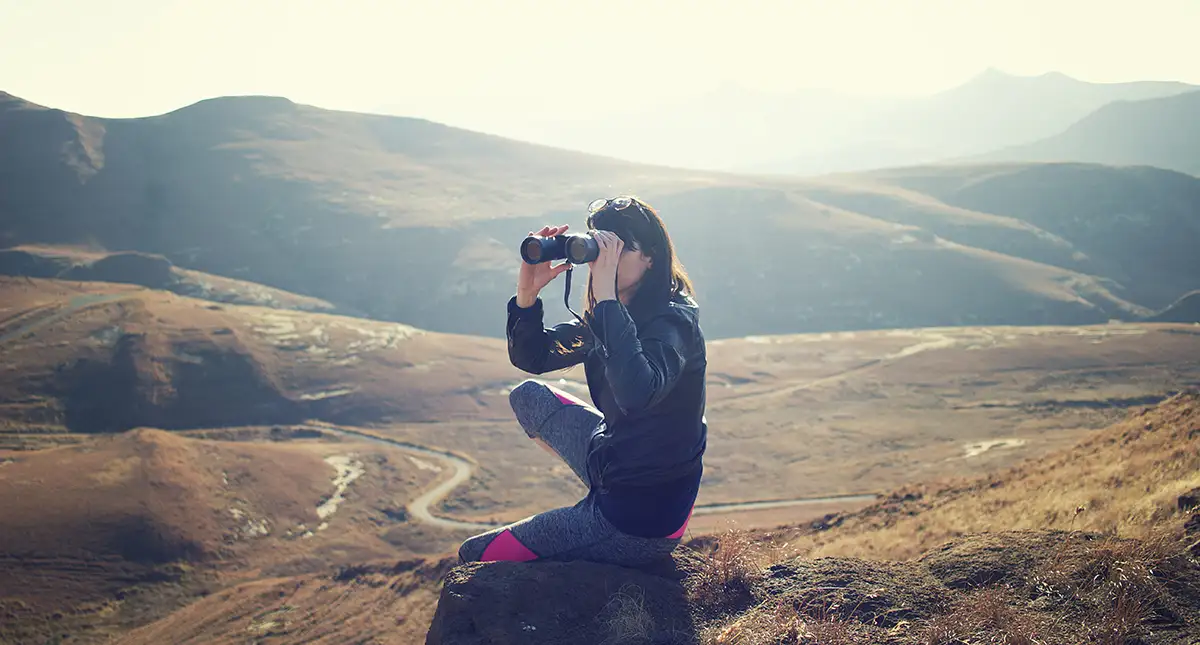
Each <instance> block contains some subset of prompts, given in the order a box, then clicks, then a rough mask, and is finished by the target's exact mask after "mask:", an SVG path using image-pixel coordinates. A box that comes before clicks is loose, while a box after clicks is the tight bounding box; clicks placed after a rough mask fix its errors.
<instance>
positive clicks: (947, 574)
mask: <svg viewBox="0 0 1200 645" xmlns="http://www.w3.org/2000/svg"><path fill="white" fill-rule="evenodd" d="M1068 535H1069V534H1067V533H1063V532H1057V531H1052V532H1045V531H1003V532H998V533H985V534H981V535H974V536H971V537H970V538H969V539H962V540H956V541H954V542H949V543H947V544H943V545H942V546H940V547H937V548H934V549H930V550H929V551H927V552H926V553H925V554H924V555H922V556H921V558H920V559H919V561H920V562H921V563H923V564H924V565H925V566H926V567H928V568H929V571H930V573H932V574H933V576H934V577H935V578H937V579H938V580H940V581H941V582H942V583H943V584H945V585H946V586H947V587H949V588H951V589H976V588H979V587H985V586H991V585H996V584H1001V583H1020V582H1023V581H1024V580H1025V579H1026V578H1027V577H1028V576H1029V574H1030V572H1031V571H1032V570H1033V569H1034V567H1036V566H1037V565H1038V564H1039V563H1040V562H1041V561H1043V560H1045V559H1046V558H1047V557H1048V554H1051V553H1053V552H1055V550H1056V549H1060V548H1061V545H1062V544H1063V540H1065V539H1067V538H1068Z"/></svg>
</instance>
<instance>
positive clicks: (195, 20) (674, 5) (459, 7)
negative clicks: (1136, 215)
mask: <svg viewBox="0 0 1200 645" xmlns="http://www.w3.org/2000/svg"><path fill="white" fill-rule="evenodd" d="M1098 4H1099V3H1095V2H1080V1H1076V0H1062V1H1058V2H1054V3H1052V4H1051V3H1050V2H1045V3H1042V2H1027V1H1017V0H1004V1H986V0H979V1H976V2H969V1H966V0H905V1H880V0H871V1H864V2H856V3H854V5H853V6H851V3H832V2H819V1H813V0H797V1H795V2H783V1H780V2H765V1H759V2H754V1H752V0H745V1H744V2H735V1H727V2H722V1H718V0H704V1H701V2H690V3H689V2H683V0H662V1H661V2H655V3H645V2H642V3H637V2H631V1H628V0H603V1H597V0H573V1H565V2H554V3H551V2H537V1H536V0H507V1H505V2H503V3H501V2H486V1H484V0H480V1H478V2H469V1H467V0H439V1H437V2H432V1H431V2H421V3H407V4H405V5H404V6H399V3H396V4H390V3H389V4H385V3H378V2H366V1H364V0H345V1H340V2H333V1H314V0H309V1H303V0H296V1H294V2H282V1H268V0H258V1H256V2H253V3H249V2H243V1H235V0H209V1H207V2H203V3H201V2H183V1H180V0H118V1H116V2H113V3H105V4H100V3H90V2H83V1H82V0H77V1H67V0H47V1H41V2H36V3H35V2H26V1H24V0H0V14H2V15H4V16H5V18H4V19H3V20H2V21H0V42H4V43H5V49H6V50H7V51H8V52H17V53H19V55H11V54H10V55H6V56H3V57H0V90H3V91H6V92H9V93H12V94H15V95H17V96H20V97H22V98H24V99H27V100H30V101H34V102H36V103H40V104H43V105H48V106H51V107H55V108H61V109H64V110H69V111H73V112H79V113H83V114H87V115H91V116H100V117H137V116H149V115H154V114H161V113H163V112H168V111H171V110H174V109H178V108H180V107H183V106H185V105H188V104H191V103H195V102H196V101H199V100H203V99H207V98H212V97H216V96H225V95H247V94H255V95H276V96H284V97H287V98H289V99H292V100H294V101H296V102H299V103H306V104H311V105H315V106H319V107H325V108H331V109H341V110H352V111H365V112H377V111H381V110H384V109H388V110H389V111H391V112H393V113H396V114H403V115H405V116H414V117H422V118H427V119H431V120H435V121H441V122H445V123H450V124H452V125H462V126H463V127H476V128H481V129H489V128H494V127H496V124H502V123H504V122H506V119H507V120H512V119H524V120H528V119H530V118H539V117H541V116H544V117H546V118H555V119H564V118H572V117H576V116H578V117H581V118H583V117H590V116H601V115H605V114H609V113H612V112H615V111H619V110H622V109H624V108H627V107H628V106H627V104H626V105H624V106H623V105H622V103H621V101H606V100H605V98H606V96H609V95H611V94H612V93H615V92H622V93H628V94H629V95H635V96H638V97H639V100H640V101H641V102H642V104H643V105H646V104H650V105H653V104H654V103H658V102H667V101H671V100H678V99H680V98H686V97H693V96H697V95H702V94H704V93H707V92H711V91H713V90H715V89H718V88H720V87H723V86H729V85H734V86H739V87H742V88H745V89H747V90H749V91H760V92H769V93H786V92H791V91H797V90H801V89H828V90H835V91H839V92H845V93H855V94H869V95H879V96H885V95H891V96H895V95H913V94H929V93H934V92H937V91H941V90H945V89H948V88H951V87H953V86H956V85H959V84H961V83H963V82H965V81H967V80H969V79H970V78H972V77H974V76H976V75H978V74H980V73H982V72H983V71H984V70H986V69H989V68H992V69H999V70H1001V71H1003V72H1006V73H1010V74H1014V75H1020V76H1032V75H1039V74H1043V73H1048V72H1061V73H1064V74H1066V75H1068V76H1072V77H1075V78H1078V79H1080V80H1084V81H1090V82H1123V81H1136V80H1163V81H1183V82H1190V83H1197V84H1200V66H1198V65H1196V64H1195V61H1196V60H1200V51H1198V48H1197V47H1196V46H1195V45H1194V44H1192V43H1194V29H1195V26H1196V25H1200V2H1192V1H1188V0H1159V1H1155V2H1146V3H1145V4H1142V5H1140V8H1137V9H1134V8H1133V5H1132V4H1131V3H1111V4H1109V5H1107V6H1097V5H1098ZM617 39H621V40H623V42H622V43H621V44H616V42H615V40H617Z"/></svg>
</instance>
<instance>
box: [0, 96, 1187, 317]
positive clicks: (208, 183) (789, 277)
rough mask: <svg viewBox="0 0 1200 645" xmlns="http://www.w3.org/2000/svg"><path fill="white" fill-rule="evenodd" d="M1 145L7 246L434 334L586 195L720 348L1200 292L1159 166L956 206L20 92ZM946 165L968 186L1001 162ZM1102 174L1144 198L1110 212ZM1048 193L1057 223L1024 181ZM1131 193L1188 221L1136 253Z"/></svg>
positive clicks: (1, 117)
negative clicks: (310, 301)
mask: <svg viewBox="0 0 1200 645" xmlns="http://www.w3.org/2000/svg"><path fill="white" fill-rule="evenodd" d="M0 137H3V140H2V141H0V143H2V144H3V145H0V243H2V244H3V245H6V246H10V247H16V246H24V247H31V246H37V247H45V246H58V247H61V246H63V245H72V246H83V247H86V248H90V249H100V250H103V251H105V252H110V253H116V252H138V253H143V254H150V255H153V256H161V257H163V258H165V259H166V260H167V261H169V262H170V263H171V264H172V265H173V266H175V267H177V268H178V269H180V270H189V271H200V272H204V273H207V274H212V275H217V276H222V277H227V278H233V279H238V280H242V281H248V282H253V283H258V284H262V285H265V286H267V287H270V288H273V289H279V290H283V291H287V292H290V293H294V294H300V295H303V296H307V297H311V298H316V299H319V300H321V301H325V302H328V303H331V304H332V305H333V306H335V307H336V308H337V310H338V311H343V312H353V313H355V314H356V315H363V316H368V317H371V318H375V319H381V320H389V321H396V322H401V323H404V324H408V325H413V326H415V327H419V328H422V329H428V330H431V331H439V332H449V333H465V334H472V335H487V336H492V337H499V336H502V334H503V325H504V322H503V317H504V313H503V303H504V302H505V301H506V300H507V299H508V298H509V296H510V295H511V294H512V291H513V288H514V287H513V285H514V283H515V279H516V271H517V263H518V262H519V259H518V258H517V253H516V248H517V245H518V243H519V241H520V239H521V238H522V237H523V236H524V235H525V234H526V233H527V232H528V231H530V230H536V229H537V228H540V227H541V226H542V225H543V224H546V223H551V222H553V223H569V224H574V225H576V227H577V228H578V227H579V224H580V223H581V221H582V220H583V219H584V213H583V212H582V206H583V205H584V204H586V203H587V202H588V201H590V200H591V199H592V198H594V197H596V196H599V195H613V194H617V193H622V192H632V193H637V194H640V195H641V196H643V197H644V198H647V199H648V200H649V201H650V203H652V204H654V205H655V206H656V207H658V208H659V209H660V210H661V211H662V213H663V217H664V219H665V220H666V221H667V223H668V226H669V227H670V229H671V232H672V236H673V237H674V238H675V240H676V242H677V245H678V247H679V252H680V255H681V258H682V259H683V261H684V262H685V264H686V265H687V267H688V269H689V271H690V272H691V273H692V275H693V277H694V278H696V282H697V289H698V296H699V298H700V300H701V302H702V304H703V305H704V307H705V314H704V324H705V330H706V333H707V334H708V335H709V336H710V337H712V338H720V337H732V336H743V335H750V334H764V333H794V332H808V331H832V330H843V329H873V328H886V327H912V326H939V325H960V324H1076V323H1098V322H1105V321H1108V320H1110V319H1114V318H1116V319H1124V320H1131V319H1137V318H1139V317H1142V316H1146V315H1149V314H1151V313H1152V312H1153V310H1155V309H1157V308H1160V307H1161V306H1165V305H1166V304H1168V303H1169V302H1171V301H1173V300H1174V299H1176V298H1178V297H1179V296H1181V295H1182V294H1183V293H1186V292H1188V291H1191V290H1194V289H1196V288H1197V286H1200V285H1197V284H1195V282H1194V281H1193V280H1192V279H1191V277H1192V276H1195V275H1197V272H1196V271H1195V270H1193V268H1194V263H1195V259H1194V258H1195V254H1194V253H1192V252H1191V250H1190V249H1191V248H1192V247H1191V246H1190V245H1193V244H1194V243H1195V242H1196V240H1197V238H1196V233H1195V232H1194V230H1193V229H1191V228H1188V227H1186V226H1177V225H1176V224H1177V223H1178V222H1180V221H1184V220H1186V219H1187V217H1190V213H1192V212H1194V210H1195V209H1196V208H1197V204H1200V189H1198V188H1197V186H1200V180H1198V179H1196V178H1194V177H1187V176H1182V175H1178V174H1177V173H1171V172H1168V171H1153V170H1127V169H1111V168H1106V167H1103V166H1095V165H1088V166H1079V165H1069V166H1061V165H1040V164H1039V165H1031V166H1027V167H1023V170H1020V172H1017V171H1011V174H1013V175H1014V176H1019V177H1020V182H1017V183H1012V184H1011V186H1010V190H1006V191H1003V192H1000V193H997V194H995V195H991V196H977V197H980V198H981V199H982V198H983V197H987V199H986V200H985V201H983V202H981V203H980V204H975V202H969V203H964V204H958V203H954V202H951V203H947V202H946V201H945V200H944V199H942V197H940V196H939V195H938V194H930V193H925V192H921V190H919V189H914V188H906V187H902V186H901V187H898V186H896V185H894V182H893V185H886V182H885V181H884V180H883V179H881V175H878V174H869V173H868V174H865V175H854V176H837V177H826V178H819V179H791V178H787V177H778V176H754V175H733V174H724V173H717V172H708V171H696V170H685V169H679V168H668V167H658V166H649V165H641V164H633V163H629V162H625V161H620V160H618V159H613V158H605V157H596V156H590V155H585V154H582V153H576V152H570V151H566V150H560V149H555V148H549V147H545V146H538V145H533V144H528V143H522V142H517V141H511V140H506V139H502V138H500V137H495V136H490V135H483V134H478V133H474V132H468V131H464V130H458V129H454V128H450V127H447V126H443V125H439V124H436V123H431V122H428V121H421V120H416V119H404V118H398V117H385V116H378V115H367V114H356V113H347V112H336V111H329V110H322V109H318V108H313V107H309V106H304V105H297V104H295V103H292V102H291V101H288V100H286V99H281V98H271V97H226V98H219V99H212V100H208V101H203V102H201V103H198V104H195V105H191V106H188V107H185V108H182V109H180V110H177V111H174V112H171V113H168V114H164V115H160V116H155V117H147V118H140V119H95V118H90V117H85V116H80V115H75V114H70V113H66V112H62V111H59V110H53V109H49V108H44V107H40V106H36V105H33V104H30V103H28V102H24V101H21V100H20V99H17V98H15V97H11V96H7V97H6V98H3V99H2V100H0ZM945 172H947V171H945V170H944V169H942V168H938V167H934V168H915V169H914V168H908V169H902V172H901V174H905V173H907V174H910V175H914V176H924V175H930V176H937V175H939V174H941V173H945ZM951 172H954V173H959V176H960V177H961V181H963V182H966V183H971V182H973V181H975V180H976V179H978V180H980V181H983V180H985V179H986V178H988V177H991V176H992V175H994V174H995V173H996V172H997V170H996V168H995V167H994V166H992V165H973V166H962V167H956V168H955V169H953V170H952V171H951ZM1111 178H1125V179H1122V181H1121V182H1117V184H1119V185H1126V184H1134V185H1137V186H1140V188H1139V189H1138V190H1137V191H1136V192H1135V193H1131V194H1130V195H1119V196H1118V197H1120V199H1118V200H1116V201H1113V203H1112V204H1108V203H1106V202H1104V201H1102V200H1101V201H1098V200H1097V199H1096V198H1095V196H1094V195H1095V192H1096V186H1097V185H1101V184H1105V183H1107V182H1109V180H1110V179H1111ZM1049 182H1053V184H1054V186H1053V191H1054V196H1055V199H1057V200H1059V201H1058V202H1055V206H1054V208H1057V209H1059V210H1058V211H1057V212H1060V213H1061V215H1060V216H1058V219H1057V220H1056V223H1055V224H1054V226H1050V225H1048V224H1046V223H1045V222H1042V221H1041V220H1039V219H1036V218H1037V217H1040V215H1038V214H1037V213H1035V212H1033V211H1034V210H1036V209H1037V208H1039V206H1038V205H1037V204H1036V203H1032V202H1031V201H1030V200H1029V198H1028V197H1026V195H1025V194H1024V193H1023V191H1024V190H1025V189H1026V188H1037V189H1038V190H1041V188H1038V187H1041V186H1045V185H1046V184H1047V183H1049ZM881 184H883V185H882V187H881ZM902 188H903V190H904V191H907V192H905V193H904V194H903V195H901V196H900V197H888V199H893V198H895V199H900V200H901V201H904V202H905V203H906V205H905V206H904V207H903V208H902V209H901V210H900V211H893V212H886V213H885V212H883V211H880V210H879V209H875V208H873V207H872V208H868V207H866V206H859V205H856V204H857V202H856V203H851V202H850V201H846V198H845V194H846V193H847V192H849V193H851V194H852V195H866V196H869V199H877V198H878V197H879V193H880V192H881V191H882V192H885V193H886V192H888V191H891V192H892V193H896V194H898V193H899V192H903V191H902V190H901V189H902ZM932 189H933V188H931V189H930V190H932ZM1114 190H1115V189H1114ZM835 193H836V194H837V195H835ZM916 193H920V194H919V195H918V194H916ZM961 197H963V195H955V196H953V199H959V198H961ZM972 198H973V199H974V197H972ZM855 199H858V198H857V197H855ZM945 199H951V197H949V196H948V197H945ZM823 200H824V201H823ZM1076 203H1079V204H1081V205H1083V206H1084V207H1086V209H1087V210H1078V209H1077V208H1076V206H1075V205H1074V204H1076ZM1134 206H1136V207H1137V208H1138V209H1140V210H1141V211H1144V215H1141V216H1140V217H1143V218H1144V222H1145V223H1146V227H1147V228H1146V230H1148V231H1153V234H1152V235H1153V236H1159V233H1160V232H1161V231H1164V230H1171V231H1173V232H1172V236H1173V237H1172V238H1171V240H1170V242H1171V245H1170V246H1169V247H1167V248H1166V249H1165V250H1158V251H1156V253H1155V255H1154V256H1153V261H1152V262H1146V261H1145V258H1146V256H1144V255H1135V254H1132V253H1129V252H1126V251H1125V250H1124V248H1125V247H1124V246H1123V245H1124V244H1125V243H1126V234H1127V233H1128V230H1129V227H1128V226H1124V227H1122V226H1115V227H1105V228H1101V229H1096V227H1095V226H1093V224H1092V220H1093V219H1094V218H1097V217H1099V218H1101V219H1107V220H1115V221H1119V220H1121V218H1123V217H1125V215H1124V213H1125V211H1126V210H1127V209H1128V208H1131V207H1134ZM856 208H863V209H864V210H863V211H862V212H860V211H858V210H855V209H856ZM1153 239H1158V237H1152V238H1149V239H1148V240H1147V242H1150V241H1152V240H1153ZM1138 248H1141V247H1138ZM1110 256H1111V257H1110ZM1164 276H1165V277H1164ZM583 277H584V276H577V278H578V279H582V278H583ZM561 289H562V279H560V280H559V282H558V283H556V284H554V285H551V286H550V288H549V289H548V290H547V292H546V293H545V298H546V300H547V301H548V303H549V305H550V306H549V307H548V316H550V317H554V318H559V319H563V318H566V317H567V316H568V314H567V312H566V310H565V308H564V307H563V306H562V304H561V295H560V294H561V293H562V291H561ZM575 293H576V294H578V293H581V291H580V289H578V288H577V289H576V290H575Z"/></svg>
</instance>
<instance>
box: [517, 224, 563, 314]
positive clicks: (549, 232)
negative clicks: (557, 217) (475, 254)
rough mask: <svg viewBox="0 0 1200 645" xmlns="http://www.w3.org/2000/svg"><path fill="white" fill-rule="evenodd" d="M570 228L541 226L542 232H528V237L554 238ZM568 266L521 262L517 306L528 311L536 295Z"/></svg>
mask: <svg viewBox="0 0 1200 645" xmlns="http://www.w3.org/2000/svg"><path fill="white" fill-rule="evenodd" d="M568 228H570V227H568V226H566V225H564V226H543V227H542V230H540V231H538V232H537V233H534V232H533V231H530V232H529V234H530V235H539V236H541V237H554V236H555V235H561V234H563V233H565V232H566V231H567V229H568ZM569 266H570V265H569V264H568V263H567V262H562V263H560V264H558V265H557V266H551V264H550V263H549V262H542V263H539V264H529V263H528V262H526V261H524V260H521V269H520V271H519V272H518V273H517V306H518V307H520V308H522V309H528V308H529V307H532V306H533V303H534V302H536V301H537V297H538V294H540V293H541V292H542V289H544V288H546V285H548V284H550V282H551V281H552V280H554V279H555V278H557V277H558V275H559V274H560V273H562V272H563V271H566V270H567V268H568V267H569Z"/></svg>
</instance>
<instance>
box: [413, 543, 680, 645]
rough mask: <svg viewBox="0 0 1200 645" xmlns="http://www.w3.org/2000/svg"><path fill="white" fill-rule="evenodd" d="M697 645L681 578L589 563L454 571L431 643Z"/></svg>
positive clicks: (497, 564) (498, 564)
mask: <svg viewBox="0 0 1200 645" xmlns="http://www.w3.org/2000/svg"><path fill="white" fill-rule="evenodd" d="M695 640H696V637H695V629H694V627H693V625H692V620H691V616H690V614H689V609H688V605H687V600H686V592H685V590H684V588H683V586H682V585H681V583H680V582H679V580H677V579H672V578H668V577H662V576H658V575H653V574H649V573H645V572H641V571H636V570H633V569H625V568H622V567H616V566H610V565H603V564H595V563H590V562H569V563H568V562H533V563H517V562H488V563H469V564H465V565H461V566H458V567H455V568H454V569H453V570H452V571H450V573H449V575H448V576H447V577H446V580H445V584H444V586H443V587H442V592H441V598H440V599H439V601H438V607H437V611H436V613H435V614H434V617H433V621H432V624H431V625H430V628H429V633H428V636H427V637H426V639H425V643H426V645H485V644H486V645H503V644H506V643H512V644H513V645H517V644H520V645H537V644H538V643H546V644H550V643H577V644H579V645H586V644H588V643H613V644H615V643H639V644H640V643H661V644H666V643H692V642H695Z"/></svg>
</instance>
